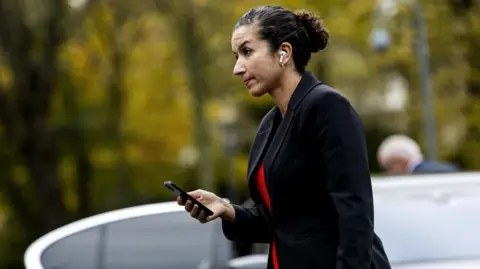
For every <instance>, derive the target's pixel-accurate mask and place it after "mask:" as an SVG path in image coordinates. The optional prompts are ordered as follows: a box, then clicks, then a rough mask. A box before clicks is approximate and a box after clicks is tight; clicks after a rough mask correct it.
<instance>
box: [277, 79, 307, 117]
mask: <svg viewBox="0 0 480 269" xmlns="http://www.w3.org/2000/svg"><path fill="white" fill-rule="evenodd" d="M301 79H302V76H301V75H300V74H298V73H297V72H287V73H286V74H285V75H284V76H283V80H282V81H281V83H280V86H279V87H278V88H276V89H274V90H273V91H271V92H270V95H271V96H272V99H273V102H274V103H275V105H276V106H277V107H278V108H279V109H280V112H281V113H282V117H283V116H285V114H286V113H287V108H288V103H289V102H290V98H291V97H292V94H293V92H294V91H295V89H296V88H297V86H298V83H300V80H301Z"/></svg>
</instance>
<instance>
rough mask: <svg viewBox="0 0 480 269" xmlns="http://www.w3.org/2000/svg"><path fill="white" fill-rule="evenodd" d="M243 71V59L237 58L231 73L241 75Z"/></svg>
mask: <svg viewBox="0 0 480 269" xmlns="http://www.w3.org/2000/svg"><path fill="white" fill-rule="evenodd" d="M244 73H245V65H244V64H243V61H241V60H237V62H236V63H235V66H234V67H233V74H234V75H237V76H241V75H243V74H244Z"/></svg>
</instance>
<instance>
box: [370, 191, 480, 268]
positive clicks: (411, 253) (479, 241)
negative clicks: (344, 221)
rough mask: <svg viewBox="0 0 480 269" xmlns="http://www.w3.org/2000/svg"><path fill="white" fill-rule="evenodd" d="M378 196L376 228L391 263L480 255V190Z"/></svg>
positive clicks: (376, 202) (475, 256)
mask: <svg viewBox="0 0 480 269" xmlns="http://www.w3.org/2000/svg"><path fill="white" fill-rule="evenodd" d="M478 190H479V189H478V188H474V189H468V188H467V189H465V190H463V191H462V192H459V191H456V192H455V193H453V194H452V193H450V194H447V195H438V193H437V194H435V193H434V192H432V193H430V194H418V193H417V194H415V193H412V194H409V195H403V194H402V195H395V194H394V195H391V194H388V195H379V197H376V201H375V231H376V233H377V234H378V235H379V236H380V238H381V239H382V242H383V244H384V247H385V251H386V252H387V255H388V257H389V259H390V261H391V263H392V264H398V263H414V262H420V261H425V262H429V261H435V260H449V259H452V260H455V259H464V258H480V233H479V227H480V191H478Z"/></svg>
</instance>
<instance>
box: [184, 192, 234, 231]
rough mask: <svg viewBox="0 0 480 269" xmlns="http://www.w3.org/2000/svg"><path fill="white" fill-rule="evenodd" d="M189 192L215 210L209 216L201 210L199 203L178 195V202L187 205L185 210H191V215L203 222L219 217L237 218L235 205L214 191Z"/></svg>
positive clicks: (231, 219)
mask: <svg viewBox="0 0 480 269" xmlns="http://www.w3.org/2000/svg"><path fill="white" fill-rule="evenodd" d="M188 194H189V195H190V196H192V197H193V198H195V199H196V200H197V201H199V202H200V203H202V204H203V205H205V206H206V207H207V208H208V209H210V210H211V211H212V212H213V215H211V216H208V217H207V216H206V214H205V212H204V211H203V210H201V209H200V208H199V207H198V206H197V205H195V204H194V203H193V202H192V201H190V200H187V201H184V199H183V198H182V197H181V196H178V197H177V203H178V204H179V205H182V206H185V210H186V211H187V212H190V216H192V218H195V219H197V220H198V221H200V222H201V223H207V222H209V221H212V220H214V219H216V218H218V217H220V218H222V219H227V220H230V221H233V220H234V219H235V210H234V209H233V206H232V205H231V204H229V203H227V202H226V201H224V200H223V199H221V198H220V197H218V196H217V195H215V194H214V193H212V192H208V191H204V190H195V191H192V192H189V193H188Z"/></svg>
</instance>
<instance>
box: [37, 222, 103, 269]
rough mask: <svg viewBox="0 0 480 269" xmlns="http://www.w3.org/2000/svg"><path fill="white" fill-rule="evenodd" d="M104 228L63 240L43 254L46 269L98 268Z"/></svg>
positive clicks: (80, 233)
mask: <svg viewBox="0 0 480 269" xmlns="http://www.w3.org/2000/svg"><path fill="white" fill-rule="evenodd" d="M102 228H103V226H100V227H95V228H92V229H88V230H86V231H82V232H79V233H76V234H73V235H71V236H68V237H66V238H63V239H61V240H59V241H57V242H56V243H54V244H52V245H51V246H50V247H48V248H47V249H46V250H45V251H44V252H43V254H42V257H41V261H42V265H43V266H44V268H46V269H60V268H68V269H85V268H92V269H94V268H100V267H98V263H99V261H100V260H99V258H100V255H101V252H102V249H101V247H100V246H101V245H100V238H101V233H102Z"/></svg>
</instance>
